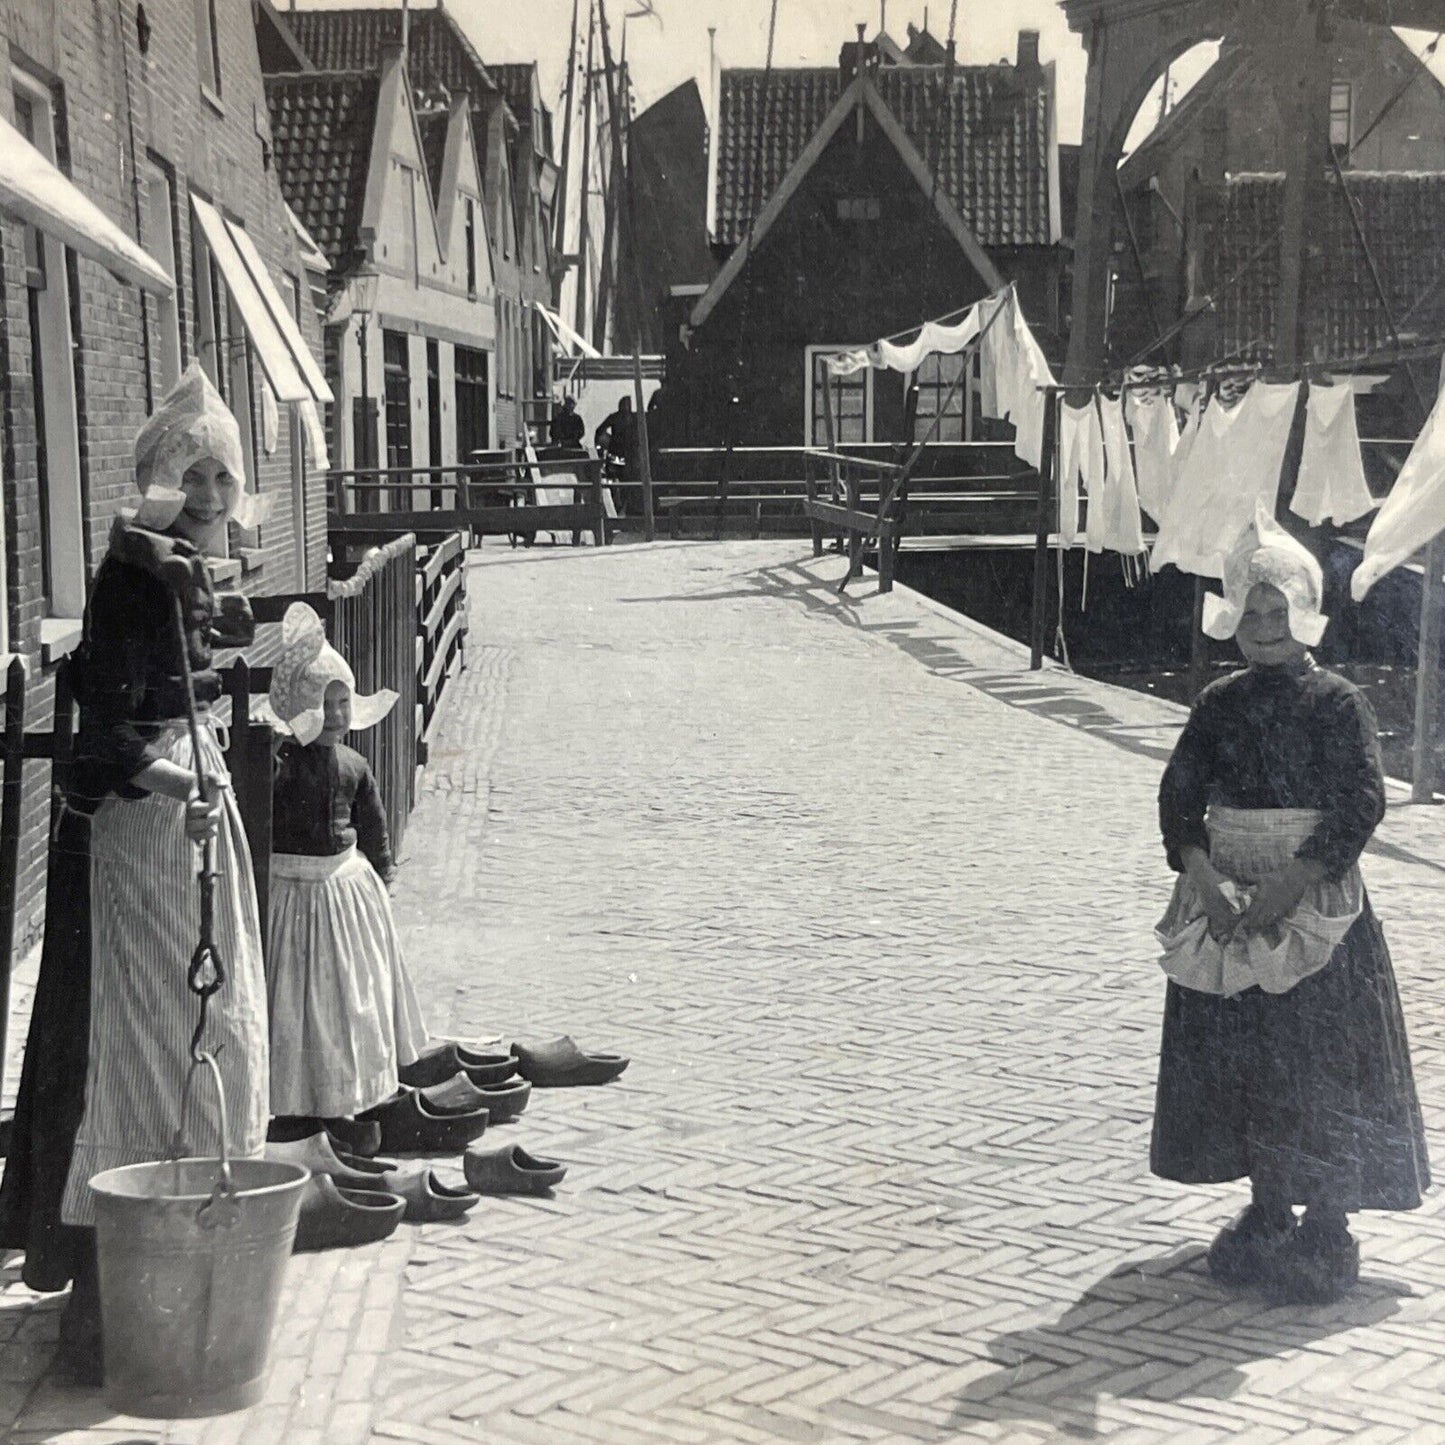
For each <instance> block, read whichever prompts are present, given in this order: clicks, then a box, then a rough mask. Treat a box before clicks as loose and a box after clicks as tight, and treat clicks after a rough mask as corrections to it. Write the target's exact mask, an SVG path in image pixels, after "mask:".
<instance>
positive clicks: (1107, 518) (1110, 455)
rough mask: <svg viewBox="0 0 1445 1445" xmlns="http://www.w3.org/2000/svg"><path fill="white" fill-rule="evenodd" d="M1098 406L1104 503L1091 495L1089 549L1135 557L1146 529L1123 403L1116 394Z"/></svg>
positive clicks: (1104, 399) (1100, 400)
mask: <svg viewBox="0 0 1445 1445" xmlns="http://www.w3.org/2000/svg"><path fill="white" fill-rule="evenodd" d="M1097 408H1098V415H1099V431H1100V435H1101V436H1102V438H1103V449H1104V487H1103V496H1102V498H1100V499H1099V500H1100V502H1101V503H1102V505H1099V506H1096V505H1095V504H1094V500H1093V498H1092V496H1091V497H1090V505H1089V550H1090V551H1091V552H1104V551H1108V552H1118V553H1119V554H1120V555H1121V556H1124V557H1136V556H1138V554H1139V553H1140V552H1142V551H1143V550H1144V532H1143V528H1142V526H1141V524H1140V520H1139V493H1138V491H1137V489H1136V487H1135V482H1134V463H1133V459H1132V458H1131V457H1130V455H1129V433H1128V432H1127V431H1126V430H1125V429H1124V406H1123V403H1122V402H1121V401H1120V400H1119V399H1118V398H1117V397H1116V398H1114V399H1113V400H1111V399H1110V398H1108V397H1106V396H1101V397H1099V398H1098V400H1097ZM1096 514H1097V523H1096Z"/></svg>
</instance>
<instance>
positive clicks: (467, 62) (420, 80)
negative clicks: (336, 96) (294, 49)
mask: <svg viewBox="0 0 1445 1445" xmlns="http://www.w3.org/2000/svg"><path fill="white" fill-rule="evenodd" d="M286 20H287V23H288V25H289V26H290V28H291V33H292V34H293V35H294V36H295V37H296V40H297V43H298V44H299V45H300V46H301V48H302V49H303V50H304V51H305V52H306V53H307V55H309V56H310V57H311V61H312V64H314V65H315V66H316V68H317V69H318V70H376V69H377V68H378V67H379V66H380V64H381V58H382V52H383V51H384V50H386V49H387V48H388V47H389V46H396V45H399V44H400V43H401V11H400V10H396V9H385V10H384V9H379V8H356V9H349V10H295V11H290V12H288V13H287V16H286ZM407 73H408V75H409V77H410V79H411V84H412V89H413V90H414V91H415V92H416V94H417V96H418V99H420V100H425V101H433V100H435V99H438V98H439V97H438V96H437V95H436V94H434V92H438V91H441V90H445V91H446V92H447V94H448V95H449V96H455V95H466V96H468V97H470V99H471V101H472V103H473V105H476V106H479V107H480V108H481V109H482V110H483V111H489V110H490V109H491V107H492V106H494V105H495V104H496V103H497V100H498V99H499V95H500V92H499V91H498V89H497V85H496V82H495V81H494V80H493V79H492V76H491V73H490V71H489V70H488V69H487V66H486V65H485V64H484V63H483V61H482V58H481V56H480V55H478V54H477V51H476V47H475V46H473V44H472V43H471V41H470V40H468V39H467V36H466V32H465V31H464V30H463V29H462V28H461V26H460V25H458V24H457V22H456V21H455V20H454V19H453V18H452V17H451V15H450V13H449V12H448V11H447V10H445V9H444V8H443V7H441V6H437V7H435V8H433V9H427V10H416V9H414V10H412V11H411V12H410V19H409V24H408V27H407Z"/></svg>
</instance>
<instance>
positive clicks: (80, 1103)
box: [0, 366, 268, 1383]
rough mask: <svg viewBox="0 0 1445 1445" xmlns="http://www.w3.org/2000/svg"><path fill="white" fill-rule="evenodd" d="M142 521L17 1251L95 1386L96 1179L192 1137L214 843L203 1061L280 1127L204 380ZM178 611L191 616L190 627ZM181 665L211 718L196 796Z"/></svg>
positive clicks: (103, 705)
mask: <svg viewBox="0 0 1445 1445" xmlns="http://www.w3.org/2000/svg"><path fill="white" fill-rule="evenodd" d="M135 456H136V481H137V483H138V485H139V488H140V490H141V492H142V494H143V495H142V500H141V504H140V506H139V508H138V509H137V510H136V511H135V512H134V513H128V514H123V515H122V517H121V518H119V519H118V520H117V522H116V524H115V527H114V528H113V530H112V533H111V539H110V546H109V550H108V552H107V554H106V557H105V559H104V561H103V562H102V563H101V566H100V569H99V572H98V573H97V575H96V578H95V582H94V585H93V587H92V590H91V596H90V603H89V606H88V608H87V610H86V618H85V629H84V634H83V638H82V643H81V647H80V650H79V652H78V654H77V656H76V658H75V670H74V678H75V689H76V695H77V698H78V701H79V703H80V730H79V734H78V740H77V750H76V761H75V771H74V776H73V780H72V786H71V789H70V794H69V797H68V800H67V803H68V806H67V808H66V809H65V811H64V813H63V815H62V819H61V824H60V829H59V834H58V838H57V846H56V848H55V849H54V850H53V852H52V864H51V870H50V876H49V878H48V880H47V899H46V905H47V906H46V932H45V944H44V949H43V954H42V961H41V971H40V979H39V982H38V985H37V992H36V999H35V1004H34V1008H33V1011H32V1016H31V1024H30V1033H29V1037H28V1040H27V1044H26V1052H25V1064H24V1071H23V1074H22V1078H21V1085H20V1095H19V1098H18V1100H17V1104H16V1113H15V1129H14V1136H13V1141H12V1148H11V1151H10V1154H9V1157H8V1159H7V1161H6V1169H5V1179H4V1185H3V1189H0V1243H3V1244H4V1245H6V1246H9V1247H11V1248H16V1249H23V1250H25V1251H26V1259H25V1268H24V1277H25V1279H26V1281H27V1283H29V1284H30V1285H31V1286H32V1287H33V1288H36V1289H41V1290H56V1289H62V1288H64V1286H65V1284H66V1283H67V1282H68V1281H69V1280H71V1279H72V1278H73V1280H74V1288H73V1290H72V1293H71V1298H70V1300H69V1302H68V1304H67V1307H66V1310H65V1312H64V1314H63V1316H62V1322H61V1345H62V1352H63V1355H64V1357H65V1358H66V1359H67V1360H68V1362H69V1363H70V1365H71V1367H72V1368H73V1370H74V1371H75V1372H76V1373H77V1374H78V1375H79V1376H80V1377H81V1378H82V1379H84V1380H87V1381H90V1382H93V1383H99V1380H100V1372H101V1358H100V1351H101V1344H100V1302H99V1295H98V1287H97V1279H96V1260H95V1242H94V1233H95V1232H94V1222H95V1215H94V1208H93V1204H92V1201H91V1196H90V1191H89V1188H88V1183H89V1180H90V1179H91V1177H92V1176H93V1175H95V1174H96V1173H98V1172H99V1171H100V1170H103V1169H110V1168H114V1167H117V1166H120V1165H125V1164H134V1163H141V1162H144V1161H147V1160H153V1159H158V1158H161V1157H163V1156H164V1155H165V1153H166V1151H167V1149H168V1148H169V1147H170V1146H171V1144H172V1142H173V1140H174V1139H175V1138H176V1136H177V1132H178V1129H179V1127H180V1126H181V1124H182V1122H183V1121H182V1120H181V1118H180V1103H181V1097H182V1089H183V1087H184V1084H185V1080H186V1075H187V1072H188V1070H189V1069H190V1066H191V1062H190V1042H191V1032H192V1030H193V1029H194V1027H195V1024H196V1018H197V1001H196V998H195V996H194V995H193V994H192V993H191V992H190V990H189V989H188V987H187V983H186V973H187V965H188V963H189V960H190V957H191V953H192V951H193V949H194V948H195V946H196V942H197V940H198V938H199V930H200V903H199V896H198V889H197V882H196V875H197V871H198V853H197V848H196V845H197V844H199V843H201V842H203V841H204V840H207V839H214V841H215V846H216V861H217V867H218V872H219V878H218V881H217V886H216V911H215V941H216V945H217V950H218V953H219V955H220V957H221V960H222V962H223V964H224V968H225V975H226V981H225V984H224V986H223V987H222V988H221V990H220V992H219V993H217V994H216V995H215V997H214V998H213V999H212V1000H211V1004H210V1009H209V1023H208V1028H207V1032H206V1034H205V1035H204V1037H203V1039H202V1046H203V1047H204V1048H206V1049H207V1050H209V1051H210V1052H211V1053H212V1054H213V1055H215V1056H216V1058H217V1061H218V1064H219V1067H220V1070H221V1075H222V1078H223V1080H224V1083H225V1089H226V1104H227V1114H228V1119H229V1140H228V1143H229V1146H230V1151H231V1153H232V1155H233V1156H238V1157H250V1156H254V1155H257V1154H259V1153H260V1152H261V1149H262V1146H263V1143H264V1140H265V1132H266V1119H267V1113H268V1106H267V1075H268V1068H267V1040H266V994H265V978H264V975H263V972H262V961H261V939H260V933H259V925H258V919H257V910H256V894H255V887H254V883H253V879H252V872H251V857H250V853H249V850H248V848H247V843H246V836H245V833H244V832H243V831H242V827H241V819H240V814H239V812H238V810H237V807H236V803H235V800H234V798H233V796H232V794H231V790H230V780H229V778H228V776H227V772H226V765H225V761H224V758H223V756H222V753H221V749H220V747H219V745H218V743H217V740H216V734H215V730H214V728H213V726H212V723H211V718H210V704H211V703H213V702H214V701H215V700H216V699H217V698H218V697H219V696H220V692H221V685H220V679H219V677H218V676H217V674H216V672H215V670H214V668H213V667H212V649H213V647H214V646H216V645H218V644H225V645H235V644H238V643H244V642H246V641H249V640H250V637H251V634H252V633H253V631H254V628H253V627H250V626H248V623H249V613H248V612H247V610H246V609H245V607H244V605H243V603H242V601H241V599H228V602H229V604H230V605H227V606H219V605H218V602H217V599H216V597H215V595H214V593H213V591H212V586H211V579H210V573H209V571H208V569H207V567H206V563H205V557H204V554H205V552H207V551H208V550H210V549H212V548H213V547H214V546H215V544H216V543H217V542H218V541H219V540H220V539H221V538H222V537H223V536H224V530H225V527H226V524H227V522H228V521H229V520H231V519H233V518H234V519H237V520H240V521H243V522H244V523H246V524H254V522H255V520H256V515H255V513H254V511H253V504H254V501H255V499H254V497H248V496H247V495H246V493H245V491H244V486H243V478H244V475H245V470H244V467H245V464H244V461H243V456H242V451H241V436H240V431H239V428H238V427H237V425H236V421H235V419H234V417H232V415H231V413H230V411H229V410H228V409H227V408H226V405H225V403H224V402H223V401H222V399H221V397H220V396H219V395H218V393H217V392H216V390H215V388H214V387H213V386H212V385H211V383H210V382H209V381H208V380H207V379H206V377H205V375H204V374H203V373H202V372H201V371H200V369H199V368H198V367H195V366H193V367H191V368H190V369H189V370H188V371H187V372H186V374H185V375H184V376H183V377H182V378H181V379H180V381H179V382H178V383H177V384H176V386H175V388H174V389H173V390H172V391H171V393H170V394H169V395H168V396H167V397H166V398H165V399H164V400H163V401H162V402H161V404H160V406H159V407H158V408H157V410H156V412H155V414H154V415H153V416H152V417H151V419H150V420H149V421H148V422H147V423H146V425H145V427H144V428H143V429H142V430H141V432H140V435H139V437H138V438H137V441H136V454H135ZM178 603H179V611H180V620H179V625H178V620H177V604H178ZM182 648H184V649H185V654H186V656H187V657H188V659H189V663H190V670H191V673H192V675H193V681H194V689H195V696H196V701H197V704H198V706H199V713H200V717H199V734H200V751H201V756H200V759H199V763H200V767H201V770H202V771H203V772H204V774H205V776H206V779H207V783H206V787H205V789H204V790H201V789H200V788H199V787H198V785H197V780H196V764H197V759H196V758H195V757H194V755H193V751H192V744H191V737H190V732H189V728H188V725H187V720H186V715H187V692H186V685H185V676H184V668H183V665H182V651H181V650H182ZM185 1122H186V1124H187V1130H186V1142H187V1143H188V1145H189V1146H190V1147H191V1148H192V1149H193V1150H199V1151H206V1152H209V1151H213V1150H216V1149H217V1148H218V1147H219V1144H220V1139H219V1126H220V1115H219V1109H218V1105H217V1101H216V1100H215V1099H214V1097H212V1091H211V1090H210V1089H209V1088H206V1087H204V1086H201V1087H197V1088H196V1089H194V1090H193V1091H192V1094H191V1114H190V1118H189V1119H188V1120H187V1121H185Z"/></svg>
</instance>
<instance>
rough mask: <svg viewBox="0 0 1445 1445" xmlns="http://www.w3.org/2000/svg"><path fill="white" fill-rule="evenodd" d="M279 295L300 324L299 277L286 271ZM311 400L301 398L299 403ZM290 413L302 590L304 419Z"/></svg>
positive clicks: (294, 546)
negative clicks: (303, 400)
mask: <svg viewBox="0 0 1445 1445" xmlns="http://www.w3.org/2000/svg"><path fill="white" fill-rule="evenodd" d="M284 282H285V284H284V285H283V287H282V295H283V296H285V298H286V304H287V305H288V306H289V307H290V308H291V315H292V316H293V317H294V318H295V320H296V324H297V326H300V325H301V298H302V296H303V295H304V294H305V293H304V292H303V291H302V290H301V278H300V277H299V276H293V275H292V274H291V273H290V272H287V273H286V275H285V278H284ZM309 405H311V403H309V402H303V403H302V406H309ZM286 410H287V411H288V412H290V414H291V423H290V431H291V550H292V555H293V557H294V559H295V563H296V586H297V587H298V589H300V590H301V591H302V592H304V591H305V590H306V423H305V421H304V419H303V418H302V415H301V406H290V407H287V408H286Z"/></svg>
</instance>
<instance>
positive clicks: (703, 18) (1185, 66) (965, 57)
mask: <svg viewBox="0 0 1445 1445" xmlns="http://www.w3.org/2000/svg"><path fill="white" fill-rule="evenodd" d="M277 3H278V6H279V8H281V9H285V8H287V6H288V5H289V4H292V3H296V0H277ZM357 3H366V0H299V4H300V6H301V8H303V9H321V8H344V7H345V6H347V5H354V4H357ZM371 3H378V0H371ZM380 3H389V4H391V5H392V7H393V8H399V6H400V3H401V0H380ZM434 3H435V0H415V3H413V5H412V8H413V9H423V8H430V6H431V5H432V4H434ZM445 3H446V6H447V9H448V10H449V11H450V12H451V13H452V15H453V16H454V17H455V18H456V19H457V20H459V21H460V22H461V25H462V28H463V29H464V30H465V31H466V32H467V34H468V36H469V37H470V38H471V40H472V43H473V44H474V45H475V46H476V48H477V51H478V53H479V54H480V55H481V57H482V59H483V60H484V61H526V60H535V61H536V62H537V64H538V67H539V70H540V74H541V79H542V95H543V99H544V100H545V101H546V102H547V103H548V104H549V105H552V106H553V107H554V109H560V105H559V100H560V96H561V93H562V85H563V81H564V79H565V77H566V74H567V44H568V37H569V35H570V34H571V27H572V7H573V0H445ZM587 3H588V0H581V9H582V22H581V27H582V31H583V36H582V43H583V44H584V45H585V43H586V16H587ZM643 3H645V4H648V5H651V7H652V8H653V9H654V10H655V11H656V14H657V17H658V18H657V19H655V20H654V19H645V18H643V19H631V20H627V21H626V31H627V57H628V62H629V67H630V69H631V72H632V81H633V88H634V90H635V91H636V95H637V102H638V108H639V109H645V108H646V107H647V106H648V105H650V104H651V103H652V102H653V101H654V100H657V99H658V98H659V97H660V96H663V95H665V94H667V92H668V91H669V90H671V89H672V88H673V87H674V86H676V85H679V84H681V83H682V82H683V81H684V80H687V79H689V78H692V79H695V80H696V81H697V82H698V85H699V87H700V88H701V90H702V97H703V103H704V105H707V106H708V109H709V112H711V109H712V107H711V97H710V95H709V91H708V85H709V75H710V63H709V53H710V44H711V42H710V39H709V35H708V31H709V28H710V27H711V28H715V29H716V32H717V35H716V42H715V44H716V53H717V61H718V64H719V65H720V66H723V67H728V66H761V65H762V64H763V62H764V60H765V58H766V56H767V45H768V15H769V11H770V8H771V0H608V4H607V13H608V16H609V19H610V21H611V24H612V27H613V44H614V46H615V47H617V48H618V49H619V50H620V46H621V33H620V32H621V29H622V27H623V23H624V17H625V16H626V15H627V14H628V12H633V13H636V12H638V11H639V10H640V9H641V8H642V4H643ZM953 3H956V4H957V7H958V22H957V39H958V58H959V60H960V62H962V63H964V64H974V65H981V64H991V63H993V62H995V61H999V60H1009V61H1012V60H1013V59H1014V57H1015V55H1016V54H1017V51H1018V33H1019V31H1020V30H1037V31H1038V32H1039V35H1040V45H1039V48H1040V54H1041V57H1042V59H1043V60H1044V61H1045V62H1047V61H1051V60H1052V61H1053V62H1055V64H1056V65H1057V67H1058V94H1059V139H1060V140H1061V141H1063V142H1065V143H1073V142H1077V141H1078V139H1079V134H1080V130H1081V128H1082V121H1083V111H1084V69H1085V56H1084V47H1083V44H1082V43H1081V41H1080V39H1079V37H1078V36H1076V35H1074V34H1073V33H1072V31H1070V29H1069V27H1068V24H1067V22H1066V21H1065V20H1064V16H1063V11H1062V10H1060V8H1059V5H1058V0H777V5H778V31H777V37H776V40H775V43H774V51H773V63H774V64H775V65H780V66H787V65H833V64H836V63H837V59H838V51H839V49H840V47H841V46H842V45H843V44H844V42H845V41H848V40H851V39H853V38H854V37H855V36H856V34H857V25H858V23H859V22H860V21H864V22H866V23H867V26H868V35H869V36H870V37H871V36H872V35H874V34H875V33H876V32H877V30H878V26H879V21H880V19H882V18H883V14H884V12H885V11H886V16H887V26H888V32H889V34H891V35H892V36H893V37H894V38H895V39H897V40H900V41H903V40H905V39H906V37H907V30H908V24H909V22H910V21H911V22H912V23H913V24H914V25H917V26H919V27H922V26H923V25H924V23H925V20H926V22H927V25H928V28H929V29H930V30H931V31H932V32H933V33H934V34H935V35H936V36H938V38H939V39H940V40H942V39H946V38H947V35H948V24H949V10H950V6H951V4H953ZM1401 34H1402V35H1403V37H1404V39H1405V40H1406V42H1407V43H1408V44H1410V45H1411V46H1412V47H1413V48H1414V49H1415V50H1416V52H1417V53H1418V52H1420V51H1421V50H1423V48H1424V47H1425V45H1426V44H1428V43H1429V41H1430V39H1431V37H1430V36H1428V35H1424V34H1422V33H1420V32H1401ZM1442 52H1445V46H1442ZM1215 53H1216V47H1213V46H1208V47H1200V48H1199V49H1198V51H1196V52H1191V53H1190V54H1189V55H1188V56H1185V57H1184V58H1183V60H1182V61H1181V62H1180V63H1178V64H1177V65H1176V66H1175V67H1174V68H1173V70H1172V72H1171V99H1173V100H1176V101H1177V99H1178V98H1179V96H1181V95H1182V94H1184V92H1185V91H1186V90H1187V89H1188V87H1189V86H1190V85H1192V84H1193V83H1194V81H1195V80H1197V79H1198V78H1199V76H1200V75H1202V74H1203V73H1204V71H1205V70H1207V69H1208V67H1209V64H1210V63H1211V61H1212V60H1213V57H1214V55H1215ZM598 63H599V64H600V57H599V60H598ZM1432 68H1433V69H1434V70H1435V72H1436V74H1437V75H1440V76H1441V78H1442V79H1445V54H1441V55H1440V56H1437V58H1436V61H1435V63H1434V65H1433V67H1432ZM1159 91H1160V87H1158V86H1156V87H1155V91H1154V94H1153V95H1152V96H1151V97H1150V98H1149V99H1147V100H1146V101H1145V102H1144V104H1143V105H1142V106H1141V107H1140V110H1139V118H1138V120H1137V122H1136V125H1135V129H1134V131H1133V133H1132V134H1131V135H1130V138H1129V146H1128V147H1126V149H1128V148H1130V147H1132V146H1133V145H1134V144H1137V142H1138V141H1139V140H1141V139H1142V138H1143V136H1144V135H1145V134H1147V133H1148V131H1149V129H1150V128H1151V126H1152V125H1153V123H1154V121H1155V120H1156V119H1157V116H1158V113H1159Z"/></svg>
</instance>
